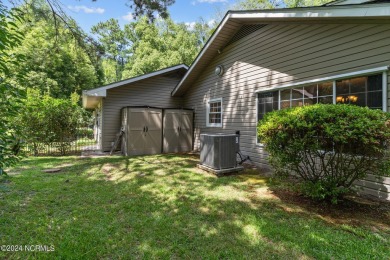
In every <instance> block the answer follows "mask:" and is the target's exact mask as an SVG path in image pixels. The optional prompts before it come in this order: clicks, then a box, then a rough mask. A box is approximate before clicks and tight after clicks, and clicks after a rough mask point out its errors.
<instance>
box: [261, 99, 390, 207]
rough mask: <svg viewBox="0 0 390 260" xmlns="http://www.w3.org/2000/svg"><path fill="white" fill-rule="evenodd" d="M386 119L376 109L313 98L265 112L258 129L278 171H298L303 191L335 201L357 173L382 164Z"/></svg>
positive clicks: (388, 133)
mask: <svg viewBox="0 0 390 260" xmlns="http://www.w3.org/2000/svg"><path fill="white" fill-rule="evenodd" d="M389 119H390V117H389V114H387V113H384V112H382V111H380V110H372V109H368V108H363V107H358V106H353V105H324V104H317V105H314V106H305V107H296V108H291V109H286V110H278V111H273V112H271V113H268V114H266V115H265V117H264V119H263V120H261V121H260V122H259V127H258V135H259V137H260V139H261V142H262V143H263V144H265V147H266V150H267V151H268V152H269V154H270V157H269V160H270V163H271V165H272V166H273V167H274V168H275V170H276V173H277V174H278V173H279V174H280V173H283V174H288V175H291V174H292V175H298V176H299V177H300V178H301V179H302V180H303V181H302V182H301V183H300V188H301V191H302V192H303V193H304V194H306V195H308V196H310V197H312V198H315V199H330V200H332V201H333V202H337V200H338V199H339V198H340V197H342V196H343V195H344V194H345V193H347V192H348V191H350V189H351V186H352V184H353V182H354V181H355V180H356V179H359V178H363V177H365V176H366V175H367V174H368V173H370V172H371V173H379V172H380V168H381V167H382V168H383V162H384V160H385V159H384V158H385V155H386V150H387V147H386V143H388V142H389V141H390V127H389V125H390V121H389Z"/></svg>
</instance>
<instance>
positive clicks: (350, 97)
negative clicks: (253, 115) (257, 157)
mask: <svg viewBox="0 0 390 260" xmlns="http://www.w3.org/2000/svg"><path fill="white" fill-rule="evenodd" d="M385 75H386V74H384V73H383V72H382V73H377V74H373V75H368V76H361V77H354V78H346V79H341V80H333V81H326V82H321V83H313V84H305V85H302V86H293V87H289V88H283V89H280V90H273V91H267V92H260V93H258V94H257V121H259V120H261V119H263V117H264V115H265V114H266V113H268V112H271V111H273V110H278V109H285V108H290V107H297V106H307V105H313V104H318V103H321V104H353V105H357V106H363V107H369V108H371V109H383V110H386V107H384V106H385V102H383V91H384V87H386V86H384V81H383V78H384V77H385ZM257 141H258V143H260V141H259V140H257Z"/></svg>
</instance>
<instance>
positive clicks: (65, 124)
mask: <svg viewBox="0 0 390 260" xmlns="http://www.w3.org/2000/svg"><path fill="white" fill-rule="evenodd" d="M76 95H77V94H76ZM78 99H79V97H77V96H76V97H73V98H72V99H56V98H53V97H51V96H49V95H47V94H46V95H40V94H39V92H38V91H37V90H33V89H30V90H29V91H28V93H27V98H26V100H25V102H24V104H23V107H22V108H21V109H20V110H19V113H18V115H17V116H16V117H15V123H17V124H18V125H19V126H20V127H21V131H22V132H23V133H24V135H25V139H24V140H25V142H27V143H28V144H29V145H31V146H32V147H33V151H34V154H35V155H38V154H39V151H40V149H42V148H43V146H44V145H48V144H51V145H52V146H54V147H57V149H58V150H59V152H60V154H62V155H64V154H65V153H66V152H67V150H68V149H69V147H70V144H71V142H73V141H75V139H76V137H77V131H78V126H79V125H80V124H81V123H82V122H84V117H83V114H84V112H83V110H82V109H81V108H80V107H79V106H78V104H77V101H78ZM72 100H73V101H72Z"/></svg>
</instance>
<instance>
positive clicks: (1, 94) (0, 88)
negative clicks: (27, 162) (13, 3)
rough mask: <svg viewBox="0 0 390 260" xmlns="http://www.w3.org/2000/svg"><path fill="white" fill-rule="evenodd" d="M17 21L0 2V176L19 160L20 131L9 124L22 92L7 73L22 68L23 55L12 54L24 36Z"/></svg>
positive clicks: (18, 105) (17, 107)
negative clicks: (18, 67)
mask: <svg viewBox="0 0 390 260" xmlns="http://www.w3.org/2000/svg"><path fill="white" fill-rule="evenodd" d="M18 21H20V17H19V13H18V12H17V10H11V11H9V10H8V9H7V8H6V7H5V6H3V5H2V4H1V2H0V175H3V174H4V173H5V172H4V169H5V168H7V167H9V166H11V165H13V164H15V163H16V162H17V161H18V160H19V156H18V152H19V141H18V140H19V138H18V137H17V136H18V135H19V137H20V131H19V130H20V129H19V128H18V127H17V126H15V125H13V124H12V118H13V117H15V116H16V115H17V114H18V110H19V108H20V107H21V98H22V97H23V93H24V91H23V89H21V88H18V87H16V86H15V85H14V82H13V80H12V76H14V75H13V73H12V71H11V69H10V66H11V65H14V66H23V57H22V55H13V54H12V53H11V51H12V50H13V49H14V48H15V47H17V46H19V45H20V44H21V43H22V39H23V34H21V33H20V32H18V26H17V23H18ZM17 76H18V77H23V75H21V74H19V75H17Z"/></svg>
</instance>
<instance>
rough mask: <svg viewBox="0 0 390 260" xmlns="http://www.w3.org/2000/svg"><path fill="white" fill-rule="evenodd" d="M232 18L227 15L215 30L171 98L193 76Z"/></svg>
mask: <svg viewBox="0 0 390 260" xmlns="http://www.w3.org/2000/svg"><path fill="white" fill-rule="evenodd" d="M230 16H231V14H227V15H226V17H225V19H223V21H222V22H221V23H220V25H219V26H218V27H217V29H216V30H215V32H214V34H213V35H212V36H211V38H210V39H209V41H208V42H207V44H206V45H205V46H204V47H203V49H202V51H201V52H200V54H199V55H198V57H196V59H195V61H194V62H193V63H192V65H191V67H190V68H189V70H188V71H187V73H186V74H185V75H184V77H183V78H182V79H181V81H180V82H179V84H177V86H176V88H175V89H174V90H173V91H172V93H171V96H174V95H175V94H176V92H177V91H178V90H179V89H180V87H181V85H182V84H183V82H184V81H186V79H187V77H188V75H190V74H191V72H192V70H193V69H194V67H196V64H198V62H199V61H200V59H202V56H203V54H204V53H205V52H206V51H207V50H208V49H209V47H210V45H211V44H213V42H214V40H215V39H216V38H217V37H218V35H219V34H220V32H221V30H222V28H223V27H224V25H225V24H226V22H227V21H228V20H229V19H230Z"/></svg>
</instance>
